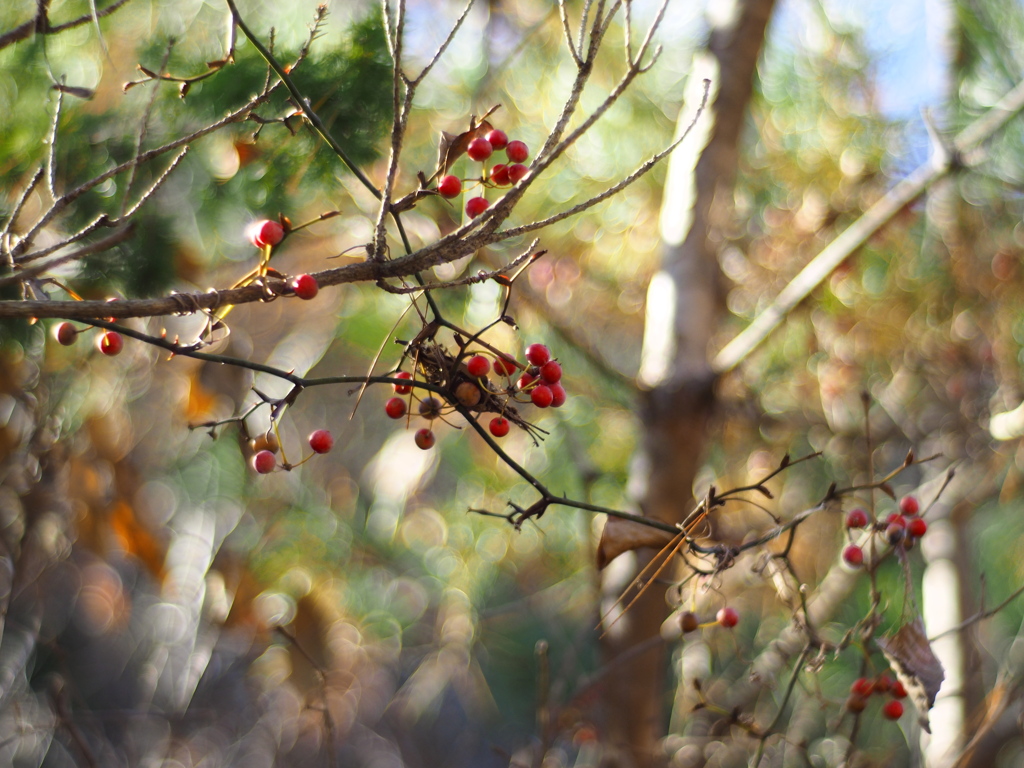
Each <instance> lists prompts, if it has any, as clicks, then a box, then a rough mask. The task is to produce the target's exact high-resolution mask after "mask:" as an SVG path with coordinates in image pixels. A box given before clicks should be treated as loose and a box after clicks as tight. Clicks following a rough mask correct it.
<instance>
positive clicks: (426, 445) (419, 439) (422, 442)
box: [414, 427, 437, 451]
mask: <svg viewBox="0 0 1024 768" xmlns="http://www.w3.org/2000/svg"><path fill="white" fill-rule="evenodd" d="M414 439H415V440H416V445H417V446H418V447H419V448H421V449H423V450H424V451H427V450H430V449H431V448H433V447H434V443H436V442H437V438H436V437H434V433H433V432H431V431H430V430H429V429H427V428H425V427H424V428H423V429H418V430H416V437H415V438H414Z"/></svg>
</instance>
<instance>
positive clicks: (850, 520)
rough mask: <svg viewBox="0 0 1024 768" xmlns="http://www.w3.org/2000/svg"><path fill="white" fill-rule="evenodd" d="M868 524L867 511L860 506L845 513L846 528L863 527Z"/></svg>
mask: <svg viewBox="0 0 1024 768" xmlns="http://www.w3.org/2000/svg"><path fill="white" fill-rule="evenodd" d="M867 524H868V513H867V512H865V511H864V510H863V509H861V508H860V507H857V508H856V509H851V510H850V512H849V514H847V515H846V527H847V528H863V527H864V526H866V525H867Z"/></svg>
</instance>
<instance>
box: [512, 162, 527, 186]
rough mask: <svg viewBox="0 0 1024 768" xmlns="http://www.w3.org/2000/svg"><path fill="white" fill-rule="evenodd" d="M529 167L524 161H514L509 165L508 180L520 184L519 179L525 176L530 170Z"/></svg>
mask: <svg viewBox="0 0 1024 768" xmlns="http://www.w3.org/2000/svg"><path fill="white" fill-rule="evenodd" d="M529 170H530V169H529V168H527V167H526V166H525V165H523V164H522V163H514V164H512V165H510V166H509V167H508V180H509V182H511V183H512V184H518V183H519V180H520V179H521V178H523V177H524V176H525V175H526V174H527V173H528V172H529Z"/></svg>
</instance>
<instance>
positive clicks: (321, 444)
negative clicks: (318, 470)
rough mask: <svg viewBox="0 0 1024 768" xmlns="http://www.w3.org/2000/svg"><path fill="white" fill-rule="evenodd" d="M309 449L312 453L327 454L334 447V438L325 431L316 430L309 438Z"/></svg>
mask: <svg viewBox="0 0 1024 768" xmlns="http://www.w3.org/2000/svg"><path fill="white" fill-rule="evenodd" d="M309 447H310V448H312V449H313V452H314V453H327V452H328V451H330V450H331V448H333V447H334V437H332V436H331V433H330V432H328V431H327V430H326V429H318V430H317V431H316V432H314V433H312V434H311V435H310V436H309Z"/></svg>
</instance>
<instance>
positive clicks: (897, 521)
mask: <svg viewBox="0 0 1024 768" xmlns="http://www.w3.org/2000/svg"><path fill="white" fill-rule="evenodd" d="M885 524H886V525H897V526H899V527H900V528H906V527H907V518H905V517H904V516H903V515H901V514H899V513H898V512H891V513H889V516H888V517H887V518H885Z"/></svg>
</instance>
